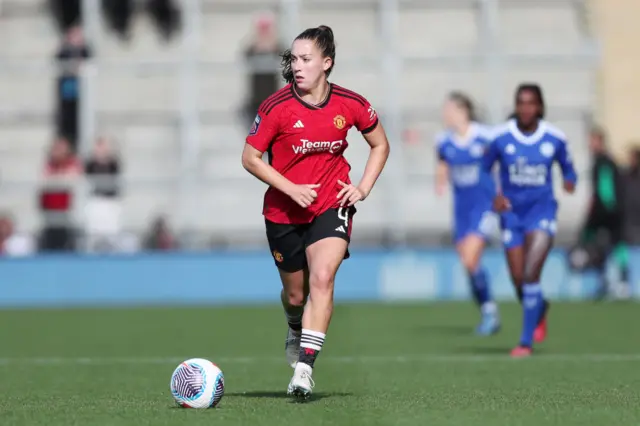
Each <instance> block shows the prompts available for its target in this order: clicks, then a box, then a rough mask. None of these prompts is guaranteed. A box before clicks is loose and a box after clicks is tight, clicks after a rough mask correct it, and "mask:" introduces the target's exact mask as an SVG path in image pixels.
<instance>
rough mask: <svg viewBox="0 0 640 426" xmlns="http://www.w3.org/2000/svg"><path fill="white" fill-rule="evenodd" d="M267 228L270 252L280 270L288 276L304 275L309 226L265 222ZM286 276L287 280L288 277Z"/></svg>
mask: <svg viewBox="0 0 640 426" xmlns="http://www.w3.org/2000/svg"><path fill="white" fill-rule="evenodd" d="M265 226H266V231H267V240H268V241H269V250H270V251H271V255H272V256H273V260H274V262H275V265H276V266H277V267H278V270H279V271H281V272H284V273H288V274H293V273H296V272H301V273H302V271H303V270H304V268H305V266H306V259H305V252H304V249H305V243H304V236H305V233H306V231H307V230H308V225H292V224H281V223H273V222H270V221H268V220H265ZM282 276H283V275H282V274H281V277H282ZM284 276H285V279H286V277H287V276H288V275H284ZM283 283H284V281H283Z"/></svg>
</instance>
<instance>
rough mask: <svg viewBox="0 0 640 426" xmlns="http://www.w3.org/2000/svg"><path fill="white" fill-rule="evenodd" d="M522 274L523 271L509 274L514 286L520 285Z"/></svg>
mask: <svg viewBox="0 0 640 426" xmlns="http://www.w3.org/2000/svg"><path fill="white" fill-rule="evenodd" d="M524 275H525V274H524V273H522V274H520V273H517V274H511V281H513V285H514V286H516V287H522V285H523V284H524Z"/></svg>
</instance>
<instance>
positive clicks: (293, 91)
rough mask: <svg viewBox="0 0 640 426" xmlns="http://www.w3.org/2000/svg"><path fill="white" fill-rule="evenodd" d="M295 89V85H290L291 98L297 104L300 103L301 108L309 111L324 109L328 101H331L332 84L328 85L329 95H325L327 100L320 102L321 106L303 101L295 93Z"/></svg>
mask: <svg viewBox="0 0 640 426" xmlns="http://www.w3.org/2000/svg"><path fill="white" fill-rule="evenodd" d="M295 87H296V85H295V83H291V93H292V94H293V98H294V99H295V100H297V101H298V102H300V104H302V106H304V107H305V108H308V109H311V110H316V109H322V108H324V107H326V106H327V105H328V104H329V101H330V100H331V94H332V93H333V83H329V93H327V99H325V100H324V101H322V103H321V104H318V105H313V104H310V103H309V102H305V101H303V100H302V98H301V97H300V95H298V92H297V91H296V89H295Z"/></svg>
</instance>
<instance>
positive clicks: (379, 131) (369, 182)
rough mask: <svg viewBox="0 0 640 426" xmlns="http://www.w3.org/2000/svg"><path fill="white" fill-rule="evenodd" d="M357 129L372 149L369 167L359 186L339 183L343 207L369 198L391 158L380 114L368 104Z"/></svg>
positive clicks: (364, 108)
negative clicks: (388, 159) (379, 117)
mask: <svg viewBox="0 0 640 426" xmlns="http://www.w3.org/2000/svg"><path fill="white" fill-rule="evenodd" d="M355 126H356V128H357V129H358V130H359V131H360V132H362V136H363V137H364V139H365V140H366V141H367V143H368V144H369V146H370V147H371V151H370V152H369V158H368V159H367V165H366V166H365V168H364V173H363V175H362V179H360V183H358V185H357V186H355V187H354V186H353V185H347V184H345V183H344V182H339V183H340V184H341V185H342V186H343V188H342V190H341V191H340V193H338V198H341V199H342V200H341V204H342V205H345V204H346V205H349V206H352V205H354V204H355V203H357V202H358V201H362V200H364V199H365V198H367V197H368V196H369V194H370V193H371V190H372V189H373V186H374V185H375V183H376V181H377V180H378V177H379V176H380V173H382V169H383V168H384V165H385V164H386V162H387V158H389V152H390V146H389V140H388V139H387V134H386V132H385V131H384V128H383V127H382V123H380V122H379V120H378V114H377V113H376V111H375V110H374V109H373V107H372V106H371V105H370V104H369V103H368V102H367V103H366V104H365V105H364V106H362V108H361V109H360V111H359V114H358V115H357V117H356V120H355Z"/></svg>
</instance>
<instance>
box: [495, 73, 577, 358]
mask: <svg viewBox="0 0 640 426" xmlns="http://www.w3.org/2000/svg"><path fill="white" fill-rule="evenodd" d="M544 116H545V105H544V98H543V94H542V89H541V88H540V86H538V85H537V84H522V85H520V86H519V87H518V89H517V91H516V95H515V113H514V114H513V115H512V118H511V119H510V120H509V121H508V122H507V123H505V124H504V125H502V126H499V127H498V128H497V129H496V131H495V133H494V137H493V142H492V143H491V145H490V147H489V149H488V150H487V153H486V155H485V158H484V167H485V168H486V170H490V169H491V168H492V167H493V166H494V164H495V163H498V164H499V165H500V188H499V192H498V194H497V195H496V197H495V199H494V209H495V210H496V211H497V212H499V213H500V224H501V228H502V240H503V244H504V247H505V251H506V257H507V263H508V265H509V272H510V274H511V279H512V281H513V284H514V286H515V288H516V292H517V294H518V299H519V300H520V302H521V304H522V310H523V320H522V334H521V336H520V341H519V343H518V345H517V346H516V347H515V348H514V349H513V350H512V351H511V356H513V357H516V358H521V357H527V356H530V355H531V354H532V350H533V343H534V341H536V342H540V341H542V340H544V338H545V337H546V314H547V311H548V306H549V305H548V302H547V301H546V300H545V299H544V296H543V293H542V286H541V284H540V279H541V275H542V269H543V267H544V264H545V261H546V259H547V256H548V254H549V251H550V250H551V248H552V246H553V240H554V236H555V233H556V229H557V224H556V214H557V210H558V202H557V200H556V198H555V195H554V192H553V178H552V168H553V165H554V163H558V164H559V166H560V169H561V171H562V177H563V181H564V190H565V191H566V192H568V193H573V192H574V190H575V185H576V181H577V175H576V172H575V169H574V167H573V163H572V160H571V156H570V155H569V152H568V148H567V141H566V137H565V135H564V133H563V132H562V131H560V130H559V129H558V128H557V127H555V126H553V125H552V124H550V123H548V122H547V121H545V120H544Z"/></svg>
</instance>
